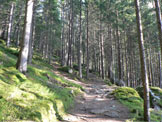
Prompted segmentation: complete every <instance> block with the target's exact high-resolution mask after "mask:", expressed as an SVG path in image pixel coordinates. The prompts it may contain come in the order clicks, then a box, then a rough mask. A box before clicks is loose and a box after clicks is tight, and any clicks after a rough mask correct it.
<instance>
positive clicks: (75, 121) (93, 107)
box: [55, 71, 129, 122]
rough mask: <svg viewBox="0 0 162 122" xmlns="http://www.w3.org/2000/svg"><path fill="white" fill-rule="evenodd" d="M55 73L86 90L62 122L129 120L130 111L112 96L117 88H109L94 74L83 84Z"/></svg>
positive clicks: (123, 121) (117, 121)
mask: <svg viewBox="0 0 162 122" xmlns="http://www.w3.org/2000/svg"><path fill="white" fill-rule="evenodd" d="M55 73H57V74H58V75H64V78H65V79H68V80H71V81H72V82H75V83H77V84H80V85H82V86H83V88H84V89H85V93H84V95H83V96H78V97H77V98H76V101H75V105H74V108H72V109H71V110H69V115H68V116H67V117H66V119H65V120H64V121H62V122H125V121H126V119H129V110H128V109H127V108H126V107H124V106H123V105H122V104H120V103H119V102H118V101H117V100H115V99H114V97H113V96H111V94H110V93H111V92H112V91H113V90H114V89H115V87H111V86H107V85H106V84H105V83H104V82H103V80H102V79H99V78H97V77H96V76H95V75H93V74H90V80H89V81H88V82H87V83H83V82H80V81H76V80H72V79H70V78H69V77H68V76H67V75H66V74H60V73H59V72H57V71H56V72H55Z"/></svg>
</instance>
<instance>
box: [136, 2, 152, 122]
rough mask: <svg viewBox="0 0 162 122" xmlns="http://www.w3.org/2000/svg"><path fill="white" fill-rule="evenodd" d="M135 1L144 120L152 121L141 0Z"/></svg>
mask: <svg viewBox="0 0 162 122" xmlns="http://www.w3.org/2000/svg"><path fill="white" fill-rule="evenodd" d="M134 2H135V9H136V21H137V31H138V43H139V52H140V62H141V78H142V81H143V88H144V120H145V121H148V122H150V111H149V108H150V98H149V83H148V76H147V66H146V59H145V48H144V39H143V32H142V22H141V13H140V2H139V0H134Z"/></svg>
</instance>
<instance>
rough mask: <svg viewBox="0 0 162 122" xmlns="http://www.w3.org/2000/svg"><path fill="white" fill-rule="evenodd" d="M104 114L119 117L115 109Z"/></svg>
mask: <svg viewBox="0 0 162 122" xmlns="http://www.w3.org/2000/svg"><path fill="white" fill-rule="evenodd" d="M104 115H105V116H108V117H111V118H119V113H118V112H117V111H107V112H105V113H104Z"/></svg>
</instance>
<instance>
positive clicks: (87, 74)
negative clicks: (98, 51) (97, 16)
mask: <svg viewBox="0 0 162 122" xmlns="http://www.w3.org/2000/svg"><path fill="white" fill-rule="evenodd" d="M88 5H89V1H88V0H87V73H86V77H87V79H88V78H89V9H88Z"/></svg>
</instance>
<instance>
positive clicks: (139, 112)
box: [113, 87, 162, 122]
mask: <svg viewBox="0 0 162 122" xmlns="http://www.w3.org/2000/svg"><path fill="white" fill-rule="evenodd" d="M113 94H114V96H115V98H117V99H118V100H119V101H120V102H121V103H122V104H124V105H125V106H127V107H128V108H129V109H130V112H131V114H132V118H133V119H132V120H131V121H142V120H143V99H142V98H141V97H140V95H139V94H138V92H137V91H136V90H135V89H133V88H130V87H121V88H117V89H116V90H115V91H114V92H113ZM161 115H162V114H161V113H159V112H156V111H154V110H153V109H151V121H153V122H160V121H161Z"/></svg>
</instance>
